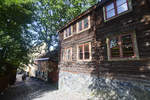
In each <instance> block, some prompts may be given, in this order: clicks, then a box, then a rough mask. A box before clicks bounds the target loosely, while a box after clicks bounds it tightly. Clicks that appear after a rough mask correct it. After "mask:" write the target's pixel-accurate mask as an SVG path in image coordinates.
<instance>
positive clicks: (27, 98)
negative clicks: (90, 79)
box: [0, 75, 88, 100]
mask: <svg viewBox="0 0 150 100" xmlns="http://www.w3.org/2000/svg"><path fill="white" fill-rule="evenodd" d="M0 100H88V99H87V98H86V97H83V96H81V95H79V94H71V93H70V94H68V93H64V92H60V91H59V90H58V89H57V85H56V84H48V83H45V82H43V81H40V80H36V79H33V78H28V79H27V80H26V81H25V82H23V81H22V80H21V75H18V76H17V81H16V84H15V85H14V86H11V87H9V89H7V90H6V91H5V92H4V93H3V95H0Z"/></svg>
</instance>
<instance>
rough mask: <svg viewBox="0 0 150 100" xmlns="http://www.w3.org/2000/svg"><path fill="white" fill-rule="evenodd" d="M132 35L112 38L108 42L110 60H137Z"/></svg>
mask: <svg viewBox="0 0 150 100" xmlns="http://www.w3.org/2000/svg"><path fill="white" fill-rule="evenodd" d="M134 41H135V39H134V37H133V35H132V34H125V35H119V36H116V37H112V38H110V39H109V41H108V51H109V54H108V55H109V58H110V59H115V58H135V57H136V55H137V54H136V52H135V48H136V44H135V42H134Z"/></svg>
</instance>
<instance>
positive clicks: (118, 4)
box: [104, 0, 129, 20]
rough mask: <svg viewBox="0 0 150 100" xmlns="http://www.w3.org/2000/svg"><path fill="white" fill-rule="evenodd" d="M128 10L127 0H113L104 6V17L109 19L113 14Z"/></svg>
mask: <svg viewBox="0 0 150 100" xmlns="http://www.w3.org/2000/svg"><path fill="white" fill-rule="evenodd" d="M128 10H129V3H128V0H113V2H111V3H109V4H108V5H106V6H105V12H104V13H105V19H106V20H107V19H110V18H112V17H114V16H118V15H120V14H121V13H123V12H126V11H128Z"/></svg>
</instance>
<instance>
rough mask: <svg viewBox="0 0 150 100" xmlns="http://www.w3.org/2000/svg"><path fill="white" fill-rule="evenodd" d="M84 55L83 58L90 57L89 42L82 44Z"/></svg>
mask: <svg viewBox="0 0 150 100" xmlns="http://www.w3.org/2000/svg"><path fill="white" fill-rule="evenodd" d="M84 56H85V59H89V57H90V53H89V44H86V45H84Z"/></svg>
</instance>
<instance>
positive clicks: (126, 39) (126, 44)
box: [122, 35, 134, 57]
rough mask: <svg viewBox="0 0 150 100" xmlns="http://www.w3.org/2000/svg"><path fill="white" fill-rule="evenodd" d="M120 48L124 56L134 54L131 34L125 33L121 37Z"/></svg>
mask: <svg viewBox="0 0 150 100" xmlns="http://www.w3.org/2000/svg"><path fill="white" fill-rule="evenodd" d="M122 49H123V56H124V57H132V56H134V51H133V44H132V37H131V35H125V36H123V37H122Z"/></svg>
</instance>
